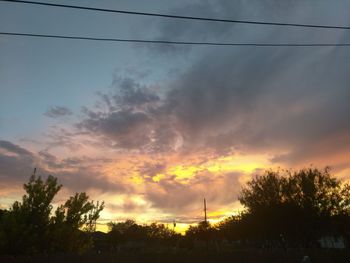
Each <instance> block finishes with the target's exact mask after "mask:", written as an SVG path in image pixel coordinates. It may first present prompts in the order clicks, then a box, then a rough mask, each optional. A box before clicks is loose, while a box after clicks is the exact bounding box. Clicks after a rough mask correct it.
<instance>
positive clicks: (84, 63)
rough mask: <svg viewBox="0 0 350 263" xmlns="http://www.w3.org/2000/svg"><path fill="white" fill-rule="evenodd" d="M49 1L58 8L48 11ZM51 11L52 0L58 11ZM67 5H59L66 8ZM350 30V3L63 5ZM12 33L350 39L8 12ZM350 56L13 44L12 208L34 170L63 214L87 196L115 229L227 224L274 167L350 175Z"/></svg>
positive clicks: (2, 17) (6, 120)
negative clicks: (129, 224)
mask: <svg viewBox="0 0 350 263" xmlns="http://www.w3.org/2000/svg"><path fill="white" fill-rule="evenodd" d="M43 2H44V1H43ZM47 2H49V1H47ZM52 2H54V1H52ZM60 3H63V4H75V5H84V6H91V7H98V8H110V9H122V10H130V11H139V12H159V13H167V14H178V15H188V16H205V17H217V18H227V19H242V20H257V21H266V22H282V23H304V24H324V25H338V26H349V25H350V17H349V16H348V10H349V8H350V2H349V1H345V0H344V1H343V0H338V1H325V0H320V1H317V2H315V1H311V0H306V1H305V0H299V1H297V0H292V1H278V0H264V1H261V0H259V1H258V0H249V1H248V0H235V1H231V0H220V1H218V0H216V1H214V0H212V1H210V0H206V1H170V0H169V1H165V0H162V1H160V0H158V1H156V0H150V1H132V0H121V1H111V0H100V1H92V0H85V1H79V0H76V1H60ZM0 31H1V32H21V33H36V34H62V35H79V36H94V37H107V38H108V37H115V38H138V39H158V40H173V41H210V42H237V43H243V42H252V43H350V31H349V30H335V29H310V28H295V27H294V28H291V27H280V26H263V25H243V24H224V23H218V22H203V21H185V20H174V19H165V18H155V17H143V16H132V15H121V14H111V13H101V12H91V11H83V10H70V9H63V8H53V7H39V6H31V5H24V4H15V3H5V2H0ZM349 61H350V52H349V47H213V46H210V47H209V46H200V47H199V46H174V45H159V44H135V43H107V42H93V41H82V40H62V39H61V40H57V39H40V38H30V37H14V36H0V207H2V208H8V207H9V206H10V204H11V203H13V201H14V200H19V199H20V198H21V196H22V195H23V194H24V191H23V188H22V186H23V183H25V182H26V181H27V180H28V178H29V176H30V175H31V173H32V171H33V169H34V167H36V168H37V171H38V174H39V175H42V176H43V177H46V176H47V175H48V174H52V175H54V176H56V177H58V179H59V182H60V183H61V184H63V186H64V187H63V188H62V190H61V191H60V193H59V194H58V196H57V198H55V200H54V202H55V204H59V203H62V202H64V200H66V199H67V198H68V196H70V195H72V194H74V193H75V192H81V191H85V192H86V193H87V194H88V195H89V196H90V198H91V199H93V200H104V201H105V203H106V207H105V209H104V211H103V212H102V214H101V219H100V221H99V224H100V228H101V229H103V227H104V224H105V223H106V222H109V221H122V220H125V219H129V218H133V219H135V220H137V221H138V222H142V223H149V222H163V223H167V222H169V223H170V222H173V220H176V221H177V222H178V228H181V229H184V228H185V227H186V226H187V225H188V224H193V223H196V222H198V221H200V220H203V198H204V197H205V198H206V200H207V207H208V216H209V219H210V220H211V221H212V222H216V221H218V220H220V219H222V218H223V217H225V216H229V215H232V214H234V213H237V211H239V210H241V209H243V208H242V206H241V205H240V203H239V201H238V196H239V193H240V190H241V189H242V187H244V186H245V184H246V183H247V182H248V181H249V180H250V179H251V178H252V177H254V176H256V175H259V174H262V173H263V172H264V171H265V170H266V169H270V168H273V169H277V168H283V169H284V168H285V169H300V168H303V167H310V166H313V167H319V168H324V167H325V166H330V167H331V168H332V170H331V171H332V173H333V174H334V175H335V176H337V177H338V178H339V179H341V180H349V179H350V104H349V101H350V88H349V83H350V75H349V70H350V64H349V63H348V62H349Z"/></svg>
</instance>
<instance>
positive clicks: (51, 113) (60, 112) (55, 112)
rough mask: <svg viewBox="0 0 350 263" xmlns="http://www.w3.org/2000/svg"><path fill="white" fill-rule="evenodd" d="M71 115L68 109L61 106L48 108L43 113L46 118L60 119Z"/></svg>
mask: <svg viewBox="0 0 350 263" xmlns="http://www.w3.org/2000/svg"><path fill="white" fill-rule="evenodd" d="M72 114H73V112H72V111H71V110H70V109H68V108H66V107H61V106H54V107H50V108H49V109H48V110H47V111H46V112H45V113H44V115H45V116H46V117H49V118H61V117H64V116H70V115H72Z"/></svg>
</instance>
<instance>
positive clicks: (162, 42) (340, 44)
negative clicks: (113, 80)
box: [0, 32, 350, 47]
mask: <svg viewBox="0 0 350 263" xmlns="http://www.w3.org/2000/svg"><path fill="white" fill-rule="evenodd" d="M0 35H7V36H20V37H37V38H55V39H71V40H90V41H105V42H128V43H153V44H166V45H201V46H254V47H347V46H350V43H310V44H302V43H222V42H192V41H170V40H147V39H127V38H99V37H84V36H66V35H49V34H32V33H16V32H0Z"/></svg>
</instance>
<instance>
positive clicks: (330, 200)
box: [239, 168, 350, 241]
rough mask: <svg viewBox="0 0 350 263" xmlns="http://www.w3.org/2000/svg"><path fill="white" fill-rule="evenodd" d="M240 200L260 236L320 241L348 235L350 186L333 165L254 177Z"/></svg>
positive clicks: (253, 230) (273, 172)
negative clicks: (339, 178) (340, 177)
mask: <svg viewBox="0 0 350 263" xmlns="http://www.w3.org/2000/svg"><path fill="white" fill-rule="evenodd" d="M239 200H240V202H241V203H242V204H243V205H244V206H245V208H246V211H245V212H244V213H243V215H242V217H241V221H242V223H243V222H244V223H246V224H249V226H250V228H251V230H250V232H252V233H251V234H253V235H254V236H255V237H256V238H267V237H268V238H275V239H277V238H288V239H289V240H293V239H294V240H302V239H304V240H309V241H310V240H317V239H319V238H320V237H322V236H325V235H340V234H344V233H345V232H346V231H345V228H347V224H345V221H347V220H349V218H350V186H349V185H348V184H345V183H342V182H340V181H339V180H338V179H336V178H335V177H333V176H331V174H330V170H329V168H325V169H324V170H319V169H316V168H309V169H301V170H299V171H290V170H277V171H273V170H269V171H267V172H266V173H265V174H264V175H262V176H256V177H255V178H253V179H252V180H251V181H250V182H249V183H248V184H247V186H246V187H244V188H243V189H242V191H241V194H240V196H239ZM344 220H345V221H344ZM348 222H350V221H348Z"/></svg>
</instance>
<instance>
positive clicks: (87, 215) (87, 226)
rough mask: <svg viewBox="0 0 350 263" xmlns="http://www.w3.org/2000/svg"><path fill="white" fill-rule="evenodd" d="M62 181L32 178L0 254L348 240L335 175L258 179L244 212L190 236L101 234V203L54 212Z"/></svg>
mask: <svg viewBox="0 0 350 263" xmlns="http://www.w3.org/2000/svg"><path fill="white" fill-rule="evenodd" d="M61 187H62V186H61V185H59V184H58V182H57V178H54V177H53V176H49V177H48V178H47V179H46V180H45V181H44V180H43V179H42V178H41V177H40V176H39V177H37V176H36V175H35V174H33V175H32V176H31V177H30V180H29V182H28V183H27V184H24V190H25V191H26V194H25V195H24V196H23V197H22V201H21V202H18V201H16V202H14V203H13V204H12V206H11V207H10V208H9V209H8V210H0V253H2V254H36V253H58V252H62V253H66V252H74V253H83V252H85V251H89V250H91V249H93V248H98V249H105V250H119V249H122V248H124V249H125V248H126V247H129V248H132V247H134V248H135V247H137V246H143V247H144V246H154V245H156V246H161V247H168V248H174V247H177V248H179V247H185V248H191V247H194V246H195V244H196V242H197V243H198V242H202V244H206V246H207V247H208V245H209V246H210V244H216V245H217V244H222V243H225V242H226V243H230V242H231V244H236V246H240V247H262V246H265V247H266V246H272V247H273V246H275V247H276V246H279V247H282V246H284V247H315V246H317V244H318V240H320V239H321V238H322V237H326V236H331V237H342V238H344V240H350V239H349V238H350V186H349V185H348V184H346V183H344V182H341V181H340V180H338V179H337V178H335V177H334V176H332V175H331V174H330V170H329V168H325V169H324V170H319V169H317V168H308V169H301V170H298V171H291V170H268V171H266V172H265V174H263V175H260V176H255V177H254V178H253V179H252V180H251V181H250V182H248V184H247V185H246V186H245V187H243V188H242V190H241V192H240V195H239V197H238V199H239V201H240V202H241V204H242V205H243V206H244V207H245V209H244V210H243V211H242V212H241V213H240V214H237V215H233V216H231V217H228V218H225V219H224V220H223V221H221V222H219V223H218V224H215V225H211V224H210V223H209V222H207V221H203V222H199V223H198V224H197V225H195V226H190V227H189V228H188V230H187V231H186V233H185V235H184V236H182V235H180V234H178V233H176V232H175V231H174V230H173V229H170V228H168V227H167V226H165V225H164V224H157V223H153V224H150V225H140V224H137V223H136V222H135V221H134V220H126V221H124V222H110V223H108V227H109V232H108V233H106V234H104V233H100V232H96V221H97V220H98V218H99V216H100V212H101V211H102V210H103V208H104V203H103V202H94V201H90V200H89V197H88V196H87V195H86V193H76V194H75V195H73V196H71V197H70V198H69V199H68V200H67V201H66V202H65V203H64V204H62V205H60V206H58V207H57V208H56V209H53V205H52V201H53V198H54V197H55V195H56V194H57V193H58V191H59V190H60V189H61Z"/></svg>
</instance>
